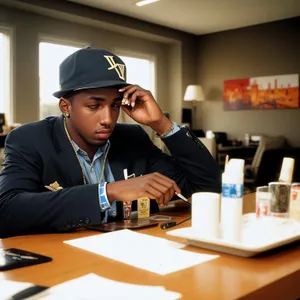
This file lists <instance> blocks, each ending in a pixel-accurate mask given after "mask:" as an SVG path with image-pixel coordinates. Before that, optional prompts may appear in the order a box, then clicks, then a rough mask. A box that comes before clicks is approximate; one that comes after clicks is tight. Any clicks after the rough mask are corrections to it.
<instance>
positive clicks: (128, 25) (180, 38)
mask: <svg viewBox="0 0 300 300" xmlns="http://www.w3.org/2000/svg"><path fill="white" fill-rule="evenodd" d="M2 3H4V4H5V6H0V25H4V26H10V27H13V29H14V36H13V41H14V44H13V47H14V54H13V55H14V57H13V63H14V75H15V78H14V109H13V120H14V122H20V123H26V122H30V121H35V120H37V119H38V118H39V90H38V85H39V80H38V43H39V39H40V37H41V36H48V37H52V38H56V39H59V40H65V39H66V40H68V41H74V42H80V43H84V44H91V45H92V46H95V47H101V48H106V49H108V50H112V51H114V49H125V50H128V49H129V50H131V51H133V52H139V53H145V54H150V55H154V56H155V57H156V61H157V101H158V103H159V104H160V106H161V107H162V109H163V110H164V111H169V112H170V111H171V117H172V119H173V120H175V121H177V122H180V114H181V107H182V93H183V90H184V89H185V86H183V84H186V82H190V81H194V80H195V78H196V73H195V72H194V70H191V69H190V68H189V66H188V64H189V57H190V51H193V53H196V51H195V48H196V47H195V45H196V40H195V36H193V35H190V34H185V33H182V32H180V31H176V30H172V29H168V28H165V27H162V26H158V25H151V24H149V23H146V22H142V21H138V20H135V19H131V18H128V17H124V16H120V15H117V14H113V13H108V12H104V11H101V10H97V9H91V8H87V7H83V6H80V5H77V4H75V3H70V2H63V1H60V0H52V1H50V0H49V1H47V0H45V1H43V3H41V2H40V1H29V0H24V1H14V0H10V1H2ZM182 53H184V58H182ZM186 61H188V62H186ZM174 66H175V67H174ZM183 74H184V79H183Z"/></svg>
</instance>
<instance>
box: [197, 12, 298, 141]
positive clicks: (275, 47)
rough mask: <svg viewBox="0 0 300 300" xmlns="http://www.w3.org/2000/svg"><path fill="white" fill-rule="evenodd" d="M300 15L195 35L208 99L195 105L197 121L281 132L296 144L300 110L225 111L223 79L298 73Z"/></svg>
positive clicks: (234, 133)
mask: <svg viewBox="0 0 300 300" xmlns="http://www.w3.org/2000/svg"><path fill="white" fill-rule="evenodd" d="M298 28H300V17H298V18H293V19H288V20H284V21H279V22H273V23H268V24H263V25H258V26H252V27H247V28H242V29H237V30H231V31H226V32H220V33H217V34H210V35H205V36H202V37H199V38H198V62H197V65H198V71H197V81H198V82H199V84H202V85H203V87H204V91H205V94H206V97H207V99H208V101H206V102H202V103H198V107H197V109H198V110H197V112H198V115H197V117H198V124H199V123H201V126H202V128H203V129H205V130H209V129H210V130H214V131H226V132H227V133H229V135H230V137H232V138H243V136H244V134H245V133H250V134H266V135H271V136H273V135H284V136H286V138H287V139H288V142H289V143H290V144H291V145H294V146H296V145H297V146H300V134H299V127H300V109H293V110H292V109H286V110H261V111H257V110H256V111H255V110H253V111H247V110H244V111H224V110H223V107H222V88H223V80H226V79H239V78H247V77H251V76H268V75H280V74H299V73H300V35H299V29H298Z"/></svg>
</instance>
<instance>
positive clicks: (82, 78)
mask: <svg viewBox="0 0 300 300" xmlns="http://www.w3.org/2000/svg"><path fill="white" fill-rule="evenodd" d="M59 83H60V90H59V91H57V92H55V93H53V96H54V97H57V98H60V97H63V96H65V95H66V94H69V93H71V92H75V91H80V90H86V89H95V88H102V87H114V86H115V87H123V86H127V85H129V83H127V82H126V66H125V63H124V62H123V61H122V59H121V58H120V57H118V56H117V55H115V54H113V53H111V52H109V51H106V50H104V49H94V48H91V47H86V48H82V49H79V50H77V51H76V52H74V53H73V54H71V55H70V56H68V57H67V58H66V59H65V60H64V61H63V62H62V63H61V64H60V66H59Z"/></svg>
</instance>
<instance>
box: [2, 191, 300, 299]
mask: <svg viewBox="0 0 300 300" xmlns="http://www.w3.org/2000/svg"><path fill="white" fill-rule="evenodd" d="M254 207H255V203H254V195H253V194H251V195H247V196H245V198H244V213H248V212H251V211H253V209H254ZM172 214H173V215H177V216H178V215H179V212H176V211H175V212H173V213H172ZM182 215H185V216H186V215H188V211H185V212H184V213H183V214H181V216H182ZM187 225H189V224H188V223H184V224H182V227H183V226H187ZM140 232H142V233H146V234H150V235H155V236H159V237H164V238H167V239H170V240H174V241H178V242H184V240H182V239H178V238H172V237H169V236H167V235H166V233H165V232H164V231H162V230H161V229H160V227H155V228H149V229H145V230H141V231H140ZM94 234H98V233H97V232H93V231H85V230H83V231H80V232H76V233H68V234H48V235H33V236H24V237H14V238H9V239H3V240H2V241H1V242H0V246H2V247H5V248H9V247H18V248H22V249H25V250H30V251H34V252H38V253H41V254H44V255H48V256H51V257H53V262H50V263H46V264H41V265H37V266H31V267H26V268H22V269H16V270H12V271H6V272H2V273H1V272H0V278H5V279H10V280H16V281H28V282H33V283H35V284H40V285H46V286H52V285H55V284H58V283H61V282H63V281H66V280H69V279H72V278H75V277H78V276H81V275H84V274H87V273H90V272H94V273H96V274H98V275H101V276H103V277H106V278H109V279H114V280H118V281H121V282H127V283H133V284H146V285H160V286H161V285H162V286H164V287H165V288H166V289H168V290H172V291H176V292H179V293H181V294H182V295H183V297H182V299H192V300H195V299H204V300H206V299H209V300H214V299H218V300H219V299H247V300H248V299H255V300H257V299H264V300H265V299H284V300H288V299H293V300H295V299H297V298H298V297H300V287H299V282H300V245H299V244H298V245H294V246H292V247H288V248H287V249H284V250H281V251H276V252H273V253H269V254H267V255H262V256H259V257H255V258H241V257H235V256H231V255H226V254H222V253H219V254H220V257H219V258H217V259H214V260H212V261H209V262H206V263H203V264H199V265H197V266H194V267H191V268H188V269H185V270H182V271H179V272H175V273H172V274H170V275H167V276H160V275H156V274H154V273H151V272H148V271H143V270H140V269H136V268H133V267H131V266H128V265H125V264H122V263H119V262H116V261H113V260H110V259H107V258H105V257H102V256H99V255H96V254H92V253H89V252H86V251H84V250H80V249H78V248H75V247H72V246H69V245H66V244H63V241H64V240H69V239H75V238H80V237H86V236H90V235H94ZM124 246H126V245H124ZM186 249H187V250H190V251H194V252H199V253H209V254H216V252H213V251H207V250H203V249H200V248H196V247H193V246H188V247H186ZM120 251H121V250H120ZM152 251H155V249H152ZM147 255H151V252H150V251H149V253H148V254H147ZM141 299H142V297H141Z"/></svg>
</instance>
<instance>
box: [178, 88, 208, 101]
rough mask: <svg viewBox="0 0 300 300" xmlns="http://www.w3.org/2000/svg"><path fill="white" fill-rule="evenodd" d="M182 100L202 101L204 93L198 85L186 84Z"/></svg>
mask: <svg viewBox="0 0 300 300" xmlns="http://www.w3.org/2000/svg"><path fill="white" fill-rule="evenodd" d="M183 100H184V101H204V93H203V89H202V87H201V86H200V85H188V87H187V88H186V91H185V94H184V98H183Z"/></svg>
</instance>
